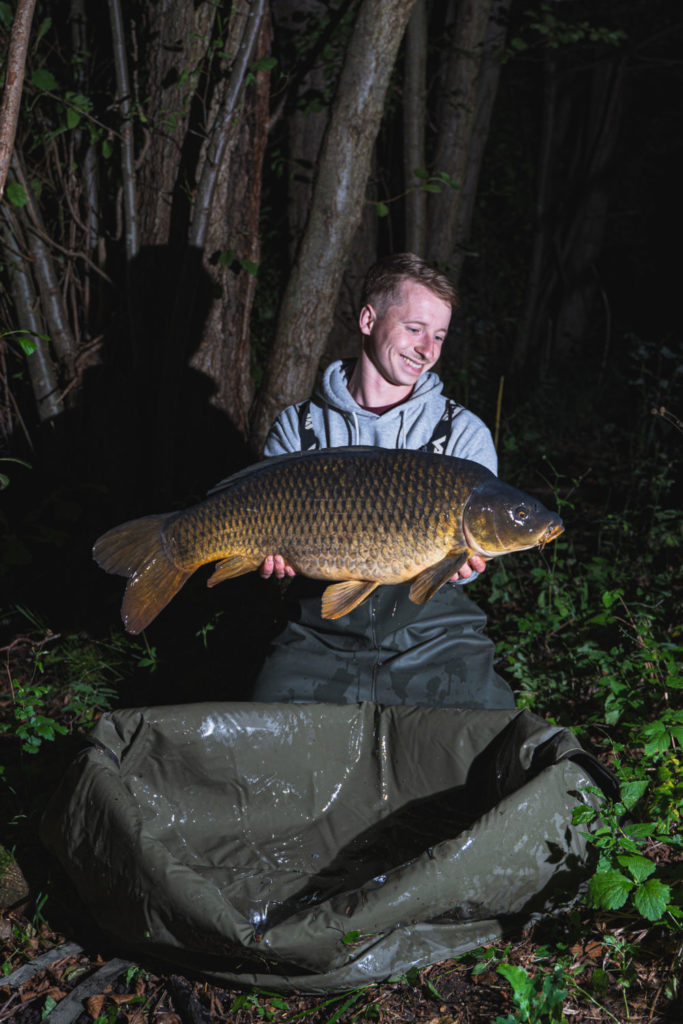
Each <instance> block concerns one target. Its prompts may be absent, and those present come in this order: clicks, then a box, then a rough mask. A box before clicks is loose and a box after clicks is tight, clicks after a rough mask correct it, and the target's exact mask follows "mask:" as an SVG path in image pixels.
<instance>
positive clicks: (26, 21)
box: [0, 0, 36, 201]
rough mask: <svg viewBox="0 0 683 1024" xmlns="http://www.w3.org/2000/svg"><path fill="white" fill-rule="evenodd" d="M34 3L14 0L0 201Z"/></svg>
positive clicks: (0, 109)
mask: <svg viewBox="0 0 683 1024" xmlns="http://www.w3.org/2000/svg"><path fill="white" fill-rule="evenodd" d="M35 6H36V0H17V9H16V11H15V13H14V21H13V22H12V30H11V34H10V43H9V50H8V53H7V64H6V72H5V89H4V92H3V94H2V105H1V106H0V201H2V197H3V195H4V192H5V182H6V181H7V172H8V171H9V165H10V159H11V156H12V149H13V148H14V138H15V135H16V132H17V120H18V118H19V107H20V104H21V93H22V88H23V85H24V68H25V66H26V54H27V52H28V41H29V36H30V34H31V22H32V21H33V10H34V8H35Z"/></svg>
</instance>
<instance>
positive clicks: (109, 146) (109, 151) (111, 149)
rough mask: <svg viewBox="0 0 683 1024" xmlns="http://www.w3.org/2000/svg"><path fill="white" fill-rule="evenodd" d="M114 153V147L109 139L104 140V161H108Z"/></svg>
mask: <svg viewBox="0 0 683 1024" xmlns="http://www.w3.org/2000/svg"><path fill="white" fill-rule="evenodd" d="M113 152H114V147H113V146H112V144H111V142H110V141H109V139H102V156H103V157H104V159H105V160H108V159H109V157H110V156H111V155H112V153H113Z"/></svg>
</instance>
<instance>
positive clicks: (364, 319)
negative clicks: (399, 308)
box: [358, 306, 377, 335]
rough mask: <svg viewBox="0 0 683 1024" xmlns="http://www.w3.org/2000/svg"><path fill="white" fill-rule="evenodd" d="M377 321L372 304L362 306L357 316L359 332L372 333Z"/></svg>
mask: <svg viewBox="0 0 683 1024" xmlns="http://www.w3.org/2000/svg"><path fill="white" fill-rule="evenodd" d="M376 322H377V313H376V312H375V309H374V307H373V306H363V308H362V309H361V311H360V316H359V317H358V326H359V327H360V330H361V334H368V335H370V334H372V330H373V328H374V326H375V323H376Z"/></svg>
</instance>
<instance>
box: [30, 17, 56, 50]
mask: <svg viewBox="0 0 683 1024" xmlns="http://www.w3.org/2000/svg"><path fill="white" fill-rule="evenodd" d="M51 28H52V18H43V20H42V21H41V23H40V27H39V28H38V34H37V35H36V41H35V43H34V45H35V46H37V45H38V43H39V42H40V40H41V39H42V38H43V36H44V35H47V33H48V32H49V31H50V29H51Z"/></svg>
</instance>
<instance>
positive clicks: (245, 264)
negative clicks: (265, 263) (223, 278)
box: [240, 256, 258, 277]
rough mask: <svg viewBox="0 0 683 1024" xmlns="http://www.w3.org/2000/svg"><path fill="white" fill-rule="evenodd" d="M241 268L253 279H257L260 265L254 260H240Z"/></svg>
mask: <svg viewBox="0 0 683 1024" xmlns="http://www.w3.org/2000/svg"><path fill="white" fill-rule="evenodd" d="M240 266H241V267H242V269H243V270H246V272H247V273H248V274H251V276H252V277H256V276H257V274H258V263H254V261H253V260H248V259H247V258H246V256H245V257H244V259H241V260H240Z"/></svg>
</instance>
